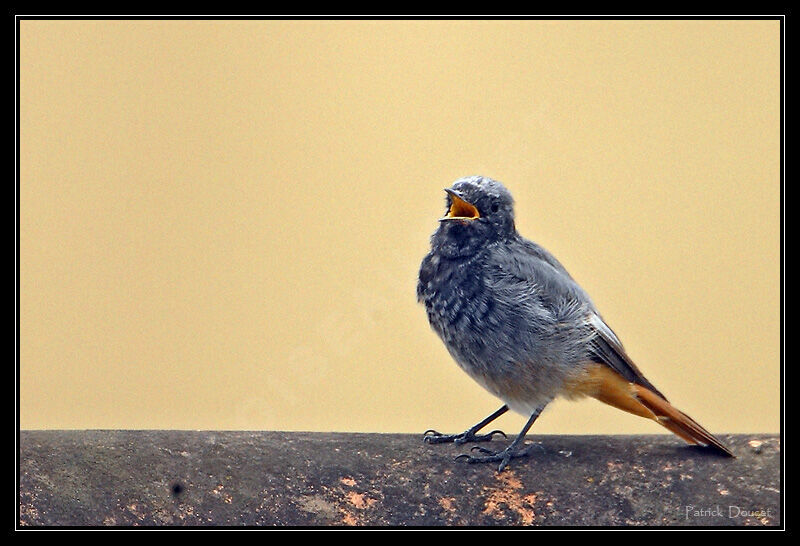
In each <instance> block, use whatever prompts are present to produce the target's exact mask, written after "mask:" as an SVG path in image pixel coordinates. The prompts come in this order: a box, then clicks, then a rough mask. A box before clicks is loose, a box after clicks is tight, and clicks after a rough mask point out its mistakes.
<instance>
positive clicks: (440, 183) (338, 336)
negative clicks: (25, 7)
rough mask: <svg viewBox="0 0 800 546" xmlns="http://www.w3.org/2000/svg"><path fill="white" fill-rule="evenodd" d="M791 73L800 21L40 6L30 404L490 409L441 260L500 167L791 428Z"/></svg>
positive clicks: (755, 418) (587, 260)
mask: <svg viewBox="0 0 800 546" xmlns="http://www.w3.org/2000/svg"><path fill="white" fill-rule="evenodd" d="M779 71H780V62H779V23H778V22H777V21H630V22H611V21H572V22H569V21H514V22H490V21H480V22H456V21H444V22H433V21H407V22H402V21H379V22H352V21H343V22H337V21H319V22H279V21H228V22H203V21H175V22H169V21H117V22H114V21H84V22H80V21H27V20H26V21H22V22H21V24H20V73H21V83H20V134H21V153H20V156H21V157H20V191H21V193H20V212H21V217H20V246H21V251H20V284H21V294H20V339H21V348H20V349H21V353H20V409H21V415H20V420H21V426H22V427H23V428H26V429H29V428H189V429H284V430H288V429H305V430H342V431H386V432H390V431H391V432H396V431H399V432H419V433H421V432H422V431H423V430H424V429H426V428H429V427H435V428H437V429H439V430H443V431H453V432H455V431H461V430H463V429H464V428H466V427H467V426H468V425H471V424H472V423H474V422H476V421H477V420H478V419H480V418H481V417H483V416H485V415H486V414H488V413H489V412H491V411H493V410H494V409H496V407H498V406H499V405H500V403H499V402H498V401H496V400H495V399H494V398H492V397H491V396H490V395H488V394H487V393H485V392H483V391H482V390H481V389H480V387H478V386H477V385H476V384H474V383H472V381H471V380H470V379H469V378H468V377H467V376H466V375H464V374H463V373H462V372H461V371H460V370H459V369H458V368H457V366H456V365H455V364H454V363H453V362H452V360H451V359H450V357H449V356H448V354H447V352H446V351H445V349H444V347H443V346H442V344H441V343H440V341H439V340H438V339H437V338H436V336H435V334H434V333H433V332H432V331H431V330H430V329H429V327H428V325H427V321H426V318H425V313H424V311H423V309H422V307H421V306H419V305H418V304H417V303H416V301H415V282H416V274H417V268H418V266H419V262H420V260H421V259H422V257H423V256H424V254H425V253H426V252H427V250H428V237H429V236H430V234H431V232H432V231H433V230H434V229H435V228H436V226H437V222H436V219H437V218H438V217H439V216H440V215H441V213H442V211H443V210H444V209H443V207H444V193H443V192H442V188H444V187H445V186H448V185H449V184H450V183H451V182H452V181H453V180H454V179H456V178H458V177H460V176H464V175H469V174H484V175H487V176H492V177H494V178H497V179H499V180H502V181H504V182H505V183H506V185H507V186H508V187H509V188H510V189H511V191H512V192H513V194H514V195H515V197H516V200H517V226H518V228H519V229H520V231H521V232H522V233H523V234H524V235H526V236H527V237H529V238H532V239H534V240H536V241H538V242H539V243H541V244H543V245H544V246H546V247H547V248H549V249H550V250H551V251H552V252H553V253H554V254H555V255H556V256H558V257H559V259H560V260H561V261H562V262H563V263H564V264H565V265H566V266H567V268H568V269H569V270H570V271H571V273H572V274H573V276H574V277H576V279H578V281H579V282H581V283H582V284H583V285H584V287H585V288H586V289H587V290H588V291H589V292H590V294H592V296H593V297H594V299H595V302H596V303H597V305H598V306H599V308H600V310H601V312H602V313H603V314H604V316H605V318H606V319H607V320H608V321H609V323H610V324H611V325H612V327H613V328H614V329H615V330H616V331H617V333H618V334H619V335H620V337H621V338H622V340H623V342H624V343H625V345H626V347H627V348H628V350H629V352H630V354H631V355H632V356H633V358H634V359H635V360H636V361H637V362H638V363H639V366H640V367H641V368H642V369H643V370H644V371H645V373H646V374H647V375H648V377H649V378H650V379H651V381H652V382H653V383H655V384H656V386H658V387H659V388H660V389H661V390H662V391H663V392H664V393H665V394H666V395H667V396H668V397H669V398H670V399H671V400H672V401H673V402H674V403H675V404H676V405H678V406H679V407H681V408H682V409H684V410H685V411H687V412H688V413H690V414H691V415H692V416H694V417H695V418H696V419H697V420H698V421H700V422H701V423H703V424H704V425H705V426H706V427H708V428H709V429H711V430H712V431H715V432H720V433H722V432H747V431H764V432H775V431H777V430H778V429H779V386H780V385H779V342H780V316H779V297H780V291H779V289H780V286H779V281H780V276H779V275H780V271H779V257H780V248H779V236H780V222H779V206H780V203H779V189H780V180H779V159H780V155H779V142H780V141H779V137H780V135H779V121H780V95H779V92H780V90H779ZM523 422H524V419H523V418H522V417H519V416H509V417H503V419H502V420H501V421H500V423H499V424H500V426H502V427H503V428H505V429H506V430H507V431H508V432H509V433H516V431H517V430H518V427H521V425H522V424H523ZM536 430H537V431H538V432H542V433H649V432H653V433H661V432H662V429H661V428H660V427H658V426H656V425H654V424H653V423H650V422H647V421H644V420H640V419H638V418H636V417H633V416H629V415H627V414H623V413H621V412H618V411H617V410H612V409H608V408H605V407H601V405H600V404H599V403H597V402H594V401H584V402H580V403H569V402H557V403H555V404H554V405H552V406H551V407H550V409H549V410H548V411H547V412H546V413H545V415H544V416H543V418H541V419H540V421H539V422H537V425H536Z"/></svg>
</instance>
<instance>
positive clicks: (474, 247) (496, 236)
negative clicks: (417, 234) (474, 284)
mask: <svg viewBox="0 0 800 546" xmlns="http://www.w3.org/2000/svg"><path fill="white" fill-rule="evenodd" d="M444 191H445V192H446V193H447V199H446V206H447V210H446V213H445V216H443V217H442V218H440V219H439V223H440V225H439V229H438V230H437V231H436V233H434V235H433V239H432V242H433V245H434V248H435V249H438V250H440V251H442V252H444V253H445V254H448V255H454V256H467V255H470V254H474V253H475V252H477V251H478V250H480V249H481V248H482V247H483V246H485V245H487V244H490V243H493V242H495V241H499V240H502V239H506V238H508V237H511V236H513V235H514V234H515V233H516V229H515V227H514V199H513V198H512V197H511V193H509V191H508V190H507V189H506V188H505V186H503V185H502V184H501V183H500V182H498V181H496V180H492V179H491V178H486V177H484V176H469V177H466V178H460V179H458V180H456V181H455V182H454V183H453V185H452V186H450V187H449V188H446V189H445V190H444Z"/></svg>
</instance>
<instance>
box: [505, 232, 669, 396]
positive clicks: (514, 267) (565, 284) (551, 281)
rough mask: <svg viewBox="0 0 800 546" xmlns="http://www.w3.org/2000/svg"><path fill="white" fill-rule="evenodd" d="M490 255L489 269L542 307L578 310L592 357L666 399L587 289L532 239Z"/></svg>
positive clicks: (523, 240) (522, 240) (517, 242)
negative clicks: (518, 286)
mask: <svg viewBox="0 0 800 546" xmlns="http://www.w3.org/2000/svg"><path fill="white" fill-rule="evenodd" d="M493 255H494V259H493V260H492V262H493V263H492V266H493V267H492V269H493V270H494V271H500V272H502V275H503V276H506V277H508V276H513V277H514V278H515V280H516V281H517V282H518V283H522V284H523V285H528V286H530V290H528V291H527V292H528V293H530V294H533V293H535V294H536V296H537V297H538V298H539V299H540V305H542V306H543V307H545V308H548V309H552V310H556V309H565V308H571V309H574V310H576V311H578V313H579V316H580V324H578V325H576V326H577V327H580V328H585V329H586V337H585V339H587V340H588V345H589V356H590V358H591V360H593V361H595V362H597V363H599V364H604V365H606V366H608V367H609V368H611V369H612V370H614V371H615V372H617V373H618V374H620V375H621V376H622V377H624V378H625V379H627V380H628V381H630V382H632V383H635V384H638V385H641V386H643V387H646V388H647V389H650V390H651V391H653V392H654V393H656V394H657V395H658V396H660V397H662V398H664V400H666V398H665V397H664V395H663V394H661V393H660V392H659V391H658V389H656V388H655V387H654V386H653V385H652V383H650V382H649V381H648V380H647V378H645V376H644V374H642V372H641V371H640V370H639V368H638V367H637V366H636V364H634V363H633V361H632V360H631V359H630V357H629V356H628V354H627V353H626V352H625V348H624V347H623V346H622V342H621V341H620V340H619V338H618V337H617V335H616V334H615V333H614V331H613V330H612V329H611V328H610V327H609V326H608V325H607V324H606V323H605V321H604V320H603V318H602V317H601V316H600V314H599V313H598V312H597V310H596V308H595V306H594V304H593V303H592V301H591V299H590V298H589V295H588V294H587V293H586V291H584V290H583V288H581V286H580V285H579V284H578V283H577V282H575V280H574V279H573V278H572V277H571V276H570V274H569V273H568V272H567V270H566V268H564V266H563V265H561V263H560V262H559V261H558V260H557V259H556V258H555V257H554V256H553V255H552V254H550V253H549V252H548V251H547V250H545V249H544V248H542V247H540V246H539V245H537V244H536V243H533V242H532V241H528V240H525V239H520V240H518V241H516V242H515V243H513V244H512V245H510V246H509V247H505V249H503V250H499V251H497V252H494V253H493Z"/></svg>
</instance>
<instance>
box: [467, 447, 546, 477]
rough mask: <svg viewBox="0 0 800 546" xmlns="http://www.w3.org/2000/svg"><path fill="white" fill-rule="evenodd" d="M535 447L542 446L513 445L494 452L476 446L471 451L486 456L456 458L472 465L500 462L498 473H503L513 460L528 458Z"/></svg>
mask: <svg viewBox="0 0 800 546" xmlns="http://www.w3.org/2000/svg"><path fill="white" fill-rule="evenodd" d="M534 447H541V446H539V445H538V444H531V445H528V446H519V447H516V446H514V445H513V444H512V445H510V446H508V447H507V448H505V449H503V450H501V451H492V450H491V449H486V448H485V447H480V446H475V447H473V448H472V449H471V450H470V451H479V452H481V453H484V455H469V454H467V453H462V454H461V455H459V456H458V457H456V460H459V459H464V460H465V461H466V462H468V463H470V464H473V463H496V462H499V463H500V466H498V468H497V471H498V472H502V471H503V469H504V468H505V467H506V466H508V463H510V462H511V459H518V458H520V457H527V456H528V455H529V454H530V452H531V450H532V449H533V448H534Z"/></svg>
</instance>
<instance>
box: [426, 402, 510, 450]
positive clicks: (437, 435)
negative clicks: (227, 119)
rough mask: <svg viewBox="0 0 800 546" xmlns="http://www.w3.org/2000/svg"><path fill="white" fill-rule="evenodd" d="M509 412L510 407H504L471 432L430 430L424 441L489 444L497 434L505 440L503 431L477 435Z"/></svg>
mask: <svg viewBox="0 0 800 546" xmlns="http://www.w3.org/2000/svg"><path fill="white" fill-rule="evenodd" d="M507 411H508V406H503V407H502V408H500V409H499V410H497V411H496V412H494V413H493V414H491V415H490V416H489V417H487V418H486V419H484V420H483V421H481V422H480V423H478V424H477V425H475V426H473V427H471V428H470V429H469V430H466V431H464V432H462V433H461V434H442V433H441V432H437V431H435V430H433V429H428V430H426V431H425V433H424V435H423V441H424V442H425V443H428V444H444V443H447V442H453V443H455V444H459V445H460V444H466V443H467V442H489V441H491V439H492V438H493V437H494V435H495V434H500V435H502V436H503V438H505V437H506V435H505V433H504V432H503V431H502V430H493V431H491V432H489V433H487V434H476V432H478V431H479V430H480V429H482V428H483V427H485V426H486V425H488V424H489V423H491V422H492V421H494V420H495V419H497V418H498V417H500V416H501V415H503V414H504V413H505V412H507Z"/></svg>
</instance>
